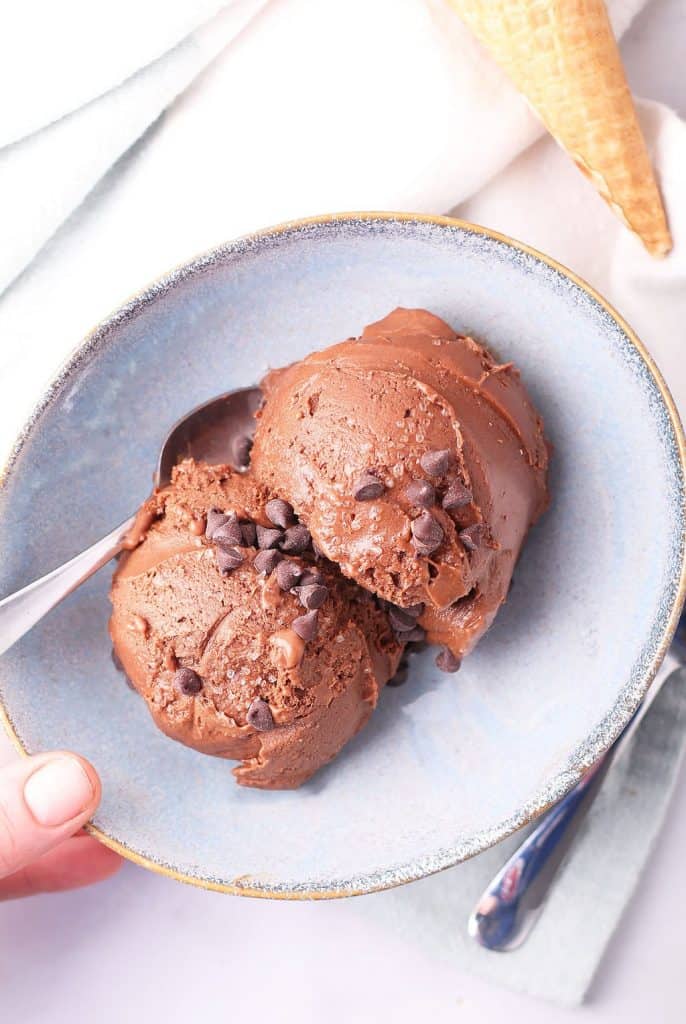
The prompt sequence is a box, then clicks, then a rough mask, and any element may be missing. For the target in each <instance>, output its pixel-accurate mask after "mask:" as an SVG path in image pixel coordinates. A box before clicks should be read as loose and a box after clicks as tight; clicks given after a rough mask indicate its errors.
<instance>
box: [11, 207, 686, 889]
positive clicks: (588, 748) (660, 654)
mask: <svg viewBox="0 0 686 1024" xmlns="http://www.w3.org/2000/svg"><path fill="white" fill-rule="evenodd" d="M346 222H350V223H355V222H357V223H360V222H363V223H373V222H381V223H392V222H399V223H415V224H428V225H433V226H435V227H438V228H449V229H455V228H457V229H460V230H461V231H463V232H465V233H467V234H473V235H480V236H484V237H486V238H490V239H491V240H493V241H496V242H500V243H502V244H504V245H506V246H508V247H510V248H511V249H514V250H516V251H517V252H519V253H524V254H526V255H527V256H530V257H533V258H534V259H535V260H537V261H539V262H540V263H543V264H545V265H546V266H547V267H549V268H551V269H552V270H555V271H556V272H557V273H559V274H560V275H562V276H563V277H565V278H566V279H567V280H569V281H571V282H572V284H574V285H576V287H577V288H579V289H581V291H583V292H584V293H585V294H586V295H587V296H589V297H590V298H591V299H593V300H594V301H595V302H596V303H597V304H598V305H599V306H600V307H601V308H602V309H603V310H604V311H605V312H606V313H607V314H608V315H609V316H610V318H611V319H612V320H613V321H614V322H615V323H616V324H617V325H618V326H619V327H620V329H621V330H622V332H623V333H624V335H625V336H626V338H627V339H628V340H629V342H630V343H631V344H632V345H633V347H634V349H635V350H636V352H637V354H638V356H639V358H640V360H641V362H642V363H643V365H644V367H645V368H646V370H647V371H648V373H649V375H650V377H651V378H652V380H653V382H654V384H655V386H656V387H657V389H658V391H659V393H660V396H661V399H662V401H663V403H664V406H665V409H666V411H667V414H668V416H669V420H670V423H671V426H672V429H673V431H674V437H675V440H676V448H677V452H678V463H679V468H680V471H681V479H682V484H683V486H682V502H681V510H682V516H686V437H685V436H684V429H683V426H682V423H681V419H680V417H679V413H678V411H677V408H676V404H675V402H674V399H673V397H672V395H671V392H670V390H669V388H668V386H667V384H666V382H665V379H664V377H663V376H662V374H661V372H660V370H659V369H658V367H657V365H656V363H655V361H654V359H653V357H652V356H651V354H650V352H649V351H648V349H647V348H646V346H645V344H644V343H643V342H642V341H641V339H640V338H639V337H638V335H637V334H636V332H635V331H634V330H633V329H632V328H631V326H630V325H629V324H628V323H627V321H626V320H625V319H624V318H623V317H622V316H621V314H620V313H618V312H617V310H616V309H615V308H614V307H613V306H612V305H611V304H610V303H609V302H608V301H607V300H606V299H604V298H603V296H602V295H601V294H600V293H599V292H597V291H596V290H595V288H593V287H592V286H591V285H590V284H588V282H586V281H585V280H584V279H583V278H582V277H580V276H579V275H578V274H576V273H575V272H574V271H573V270H570V269H569V268H568V267H566V266H564V264H562V263H560V262H558V261H557V260H555V259H553V258H552V257H551V256H547V255H546V254H545V253H542V252H540V251H539V250H537V249H535V248H534V247H533V246H530V245H527V244H526V243H525V242H520V241H518V240H516V239H513V238H511V237H510V236H509V235H506V234H503V233H502V232H499V231H494V230H492V229H491V228H487V227H484V226H482V225H479V224H474V223H471V222H470V221H466V220H462V219H460V218H457V217H448V216H439V215H433V214H424V213H410V212H395V211H388V210H384V211H374V210H366V211H352V212H340V213H326V214H319V215H317V216H312V217H303V218H298V219H294V220H288V221H283V222H281V223H279V224H276V225H273V226H271V227H267V228H263V229H260V230H258V231H253V232H249V233H248V234H245V235H241V236H239V237H237V238H235V239H233V240H231V241H228V242H225V243H222V244H220V245H217V246H213V247H212V248H210V249H206V250H204V251H202V252H200V253H198V254H196V255H195V256H193V257H192V258H191V259H190V260H187V261H184V262H182V263H179V264H177V265H176V266H175V267H173V268H172V269H171V270H168V271H167V272H166V273H164V274H162V275H161V276H159V277H157V278H155V279H154V280H153V281H152V282H151V283H149V284H148V285H146V286H145V287H143V288H141V289H139V290H138V291H136V292H134V293H132V294H131V295H130V296H129V297H128V298H127V299H126V300H124V301H123V302H122V303H120V304H119V305H118V306H117V307H116V309H114V310H113V311H111V312H110V313H109V314H108V315H107V316H105V317H104V319H103V320H101V321H100V322H99V323H98V324H96V325H95V326H94V327H93V328H92V329H91V330H90V331H88V333H87V334H86V335H85V336H84V337H83V338H82V339H81V340H80V341H79V342H78V344H77V345H76V346H75V347H74V348H73V349H72V350H71V352H70V353H69V355H68V356H67V357H66V359H64V360H63V362H62V363H61V365H60V366H59V368H58V369H57V371H56V372H55V373H54V374H53V375H52V378H51V380H50V382H49V383H48V385H47V387H46V388H45V389H44V391H43V394H42V395H41V398H40V399H39V400H38V401H37V403H36V404H35V405H34V407H33V409H32V411H31V413H30V414H29V416H28V418H27V420H26V421H25V422H24V425H23V426H22V427H21V429H20V431H19V433H18V435H17V438H16V440H15V442H14V444H13V446H12V447H11V449H10V451H9V454H8V455H7V456H6V457H5V458H4V459H3V461H2V463H1V464H0V488H2V487H3V486H4V484H5V482H6V480H7V479H8V477H9V474H10V472H11V470H12V467H13V466H14V464H15V462H16V461H17V459H18V457H19V455H20V453H21V451H22V449H23V447H24V444H25V442H26V441H27V440H28V438H29V437H30V435H31V432H32V430H33V427H34V425H35V424H36V422H37V420H38V419H39V417H40V416H41V415H42V413H43V412H44V411H45V409H46V408H47V407H48V406H49V405H50V404H51V402H52V400H53V398H54V396H55V395H56V393H57V392H58V391H59V389H60V387H61V386H62V384H63V382H64V381H65V379H66V378H67V377H69V376H70V375H71V374H72V373H73V372H74V371H76V370H78V364H79V363H80V362H81V360H82V359H84V358H85V357H86V356H87V355H88V354H89V353H90V352H91V350H95V349H96V348H97V347H98V346H99V345H100V343H101V342H102V341H103V340H104V338H105V337H106V336H107V334H108V332H109V330H110V329H111V328H113V327H115V326H116V325H117V324H119V323H121V322H123V321H125V320H126V319H128V318H129V317H130V316H131V315H132V314H133V313H134V312H136V311H137V310H138V309H140V308H141V307H142V306H144V305H147V303H148V302H151V301H153V300H154V299H156V298H158V297H160V296H161V295H163V294H164V293H165V292H166V291H167V290H169V289H170V288H171V287H173V286H174V285H176V284H178V283H180V282H181V281H182V280H184V279H185V278H186V277H187V276H188V275H193V274H195V273H197V272H199V271H202V270H203V269H204V268H206V267H207V266H208V265H210V264H211V263H213V262H215V261H217V260H220V259H222V258H223V257H225V256H227V255H230V254H232V253H235V252H237V251H240V250H241V249H242V248H244V247H245V246H246V245H256V244H259V243H260V242H262V241H264V240H266V239H269V238H271V237H274V236H282V235H287V234H288V233H291V232H293V231H297V230H300V229H306V228H308V227H313V228H316V227H321V226H326V225H335V224H340V223H346ZM685 598H686V532H684V534H683V535H682V542H681V551H680V559H679V576H678V588H677V590H676V593H675V596H674V599H673V602H672V606H671V609H670V613H669V615H668V616H667V618H666V621H665V622H664V624H663V628H662V635H661V637H660V640H659V643H658V644H657V645H656V647H655V650H654V652H653V654H652V657H651V658H650V660H649V662H648V663H647V664H646V667H645V668H644V670H643V673H642V675H641V678H640V680H639V682H638V684H637V685H636V686H635V687H634V693H633V695H632V696H635V701H634V703H633V704H628V703H627V702H623V703H622V704H621V707H618V704H615V705H614V707H613V708H612V709H611V710H610V711H609V712H608V713H607V715H606V716H605V718H604V719H602V720H601V722H600V723H598V725H597V726H596V727H595V728H594V731H593V734H591V736H589V737H587V738H586V740H584V741H583V743H582V744H581V745H580V747H579V748H578V749H577V750H576V751H574V752H573V755H574V764H573V766H567V767H563V768H561V769H558V771H557V772H556V773H555V774H554V775H553V776H552V777H551V778H550V779H549V780H548V782H547V783H545V788H546V789H548V790H551V789H552V788H553V787H554V788H555V796H554V797H552V798H549V799H543V798H542V793H541V791H540V790H539V792H538V794H535V795H534V796H533V797H532V798H531V800H530V802H529V804H528V805H527V807H526V809H525V811H524V812H522V813H520V814H519V815H516V816H515V817H513V818H509V819H507V820H506V821H504V822H500V823H498V824H496V825H494V826H492V827H490V828H489V829H487V830H485V831H484V832H483V833H481V834H480V835H479V836H477V837H475V838H474V839H473V840H472V841H471V842H470V844H469V849H468V850H467V851H466V852H460V849H459V848H452V849H448V850H442V851H440V863H436V861H437V859H438V858H434V863H433V865H432V866H426V867H424V866H422V865H421V861H419V862H418V861H414V862H411V863H410V864H409V865H401V866H396V867H394V868H392V869H390V870H388V871H383V872H379V871H377V872H374V873H372V874H369V875H367V876H362V877H361V878H360V879H357V880H356V881H357V882H358V883H362V884H357V885H355V886H353V885H350V884H346V883H343V884H342V885H341V886H339V887H338V888H332V889H327V888H319V887H318V888H315V889H305V888H301V887H300V886H297V887H295V886H290V887H282V888H278V889H276V888H272V887H267V886H260V885H259V884H258V879H256V878H253V877H251V876H244V877H239V878H235V879H234V880H233V881H232V882H224V881H217V880H215V879H211V878H204V877H202V876H199V875H191V874H188V873H187V872H184V871H180V870H178V869H177V868H175V867H173V866H172V865H170V864H165V863H161V862H159V861H156V860H154V859H152V858H151V857H148V856H147V855H145V854H142V853H140V852H139V851H137V850H134V849H132V848H131V847H129V846H127V845H126V844H125V843H123V842H122V841H120V840H118V839H116V838H114V836H111V835H109V834H108V833H107V832H105V831H104V829H101V828H100V827H98V826H97V825H95V824H94V823H93V822H92V821H90V822H88V823H87V824H86V825H85V826H84V829H85V831H87V832H88V833H90V834H91V835H93V836H94V837H96V838H97V839H98V840H99V841H100V842H102V843H103V844H104V845H105V846H108V847H110V849H112V850H115V851H116V852H117V853H119V854H120V855H121V856H122V857H123V858H125V859H127V860H130V861H133V862H134V863H135V864H138V865H139V866H141V867H144V868H147V869H148V870H151V871H154V872H156V873H157V874H161V875H165V876H167V877H170V878H173V879H175V880H176V881H180V882H184V883H186V884H189V885H193V886H196V887H199V888H203V889H210V890H213V891H216V892H223V893H230V894H232V895H240V896H253V897H261V898H267V899H291V900H319V899H335V898H339V897H345V896H359V895H364V894H367V893H372V892H378V891H382V890H385V889H390V888H394V887H395V886H398V885H403V884H406V883H408V882H413V881H417V880H418V879H420V878H425V877H427V876H428V875H431V874H435V873H437V872H438V871H442V870H445V869H447V868H449V867H454V866H455V865H456V864H458V863H461V862H462V861H464V860H467V859H470V858H471V857H473V856H476V854H478V853H482V852H483V851H484V850H486V849H488V848H489V847H490V846H493V845H494V844H495V843H497V842H500V841H501V840H502V839H505V838H507V836H509V835H511V834H512V833H513V832H515V831H517V830H518V829H520V828H523V827H524V826H525V825H527V824H529V823H530V822H532V821H533V820H535V819H536V818H537V817H539V816H540V815H541V814H543V813H544V812H545V811H546V810H547V809H548V808H549V807H551V806H553V804H555V803H556V802H557V801H558V800H559V799H561V798H562V797H563V796H564V795H565V793H567V792H569V790H570V789H571V788H572V787H573V786H574V785H575V784H576V783H577V782H578V780H579V778H580V777H581V776H582V775H583V773H584V772H585V771H586V770H587V768H588V767H590V766H591V765H592V764H593V763H594V762H595V761H596V760H597V759H598V757H600V756H601V755H602V754H603V753H604V752H605V751H606V750H607V749H608V748H609V747H610V746H611V744H612V743H613V742H614V740H615V739H616V738H617V736H619V735H620V733H621V732H622V730H623V729H624V726H625V725H626V724H627V722H628V721H629V720H630V718H631V717H632V715H633V712H634V711H635V710H636V707H638V705H639V704H640V703H641V701H642V700H643V698H644V696H645V694H646V692H647V691H648V689H649V687H650V685H651V683H652V681H653V679H654V678H655V675H656V673H657V671H658V668H659V667H660V664H661V663H662V660H663V658H664V656H665V654H666V652H667V649H668V648H669V645H670V643H671V640H672V637H673V635H674V632H675V629H676V626H677V623H678V621H679V616H680V614H681V610H682V607H683V605H684V600H685ZM620 700H621V698H620ZM618 703H619V701H618ZM608 719H611V721H610V722H608V721H607V720H608ZM0 722H1V723H2V725H3V727H4V729H5V731H6V733H7V734H8V736H9V738H10V740H11V741H12V743H13V745H14V746H15V748H16V749H17V751H18V752H19V754H20V755H22V756H23V757H29V756H31V752H30V751H29V750H28V749H27V747H26V746H25V745H24V742H23V741H22V739H21V737H20V736H19V734H18V731H17V729H16V728H15V726H14V723H13V722H12V719H11V715H10V713H9V711H8V709H7V708H6V707H5V704H4V701H3V700H2V699H0ZM603 726H607V727H606V728H604V727H603ZM570 756H571V755H570ZM542 788H543V787H541V789H542ZM424 859H426V858H424Z"/></svg>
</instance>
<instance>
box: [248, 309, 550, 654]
mask: <svg viewBox="0 0 686 1024" xmlns="http://www.w3.org/2000/svg"><path fill="white" fill-rule="evenodd" d="M262 390H263V393H264V397H265V401H264V404H263V406H262V408H261V409H260V411H259V412H258V414H257V416H258V425H257V431H256V434H255V439H254V445H253V449H252V456H251V460H252V462H251V464H252V469H253V472H254V473H255V474H256V475H257V476H258V478H259V479H260V480H262V481H263V482H264V483H265V485H267V486H268V487H270V488H272V489H274V490H275V491H277V492H278V493H279V494H282V495H283V496H284V497H286V498H287V499H288V501H290V502H291V504H292V505H293V507H294V508H295V510H296V512H297V513H298V515H299V516H300V518H301V520H302V521H303V522H304V523H305V524H306V525H307V527H308V528H309V530H310V531H311V533H312V536H313V538H314V541H315V543H316V544H317V546H318V548H319V549H320V550H321V551H322V552H323V553H324V554H325V555H326V557H327V558H329V559H330V560H331V561H333V562H335V563H336V564H338V565H339V566H340V568H341V570H342V572H343V573H344V574H345V575H346V576H349V577H350V578H351V579H353V580H355V581H356V582H357V583H359V584H360V585H361V586H363V587H366V588H367V589H369V590H371V591H372V592H373V593H374V594H376V595H378V596H379V597H381V598H383V599H385V600H386V601H388V602H391V603H392V604H393V605H395V606H400V607H401V608H411V609H414V610H415V612H416V610H417V609H419V613H418V614H420V618H419V623H420V625H421V626H422V627H424V628H425V629H426V630H427V633H428V639H429V640H430V641H433V642H437V643H441V644H443V645H445V646H446V647H447V648H448V649H449V650H450V652H451V653H452V657H453V662H454V661H455V660H459V658H461V657H462V656H463V655H464V654H466V653H467V652H468V651H469V650H470V649H471V647H473V645H474V644H475V643H476V641H477V640H478V639H479V637H480V636H481V635H482V634H483V633H484V632H485V630H486V629H487V628H488V626H489V625H490V624H491V622H492V620H493V617H494V615H495V613H496V611H497V609H498V607H499V606H500V605H501V603H502V602H503V601H504V600H505V597H506V595H507V591H508V589H509V585H510V580H511V577H512V569H513V567H514V564H515V561H516V559H517V556H518V554H519V551H520V548H521V546H522V543H523V541H524V537H525V535H526V532H527V530H528V528H529V526H531V524H532V523H534V522H535V521H536V519H537V518H538V517H539V516H540V514H541V513H542V512H543V510H544V509H545V507H546V505H547V501H548V495H547V487H546V473H547V465H548V448H547V444H546V441H545V438H544V434H543V425H542V422H541V419H540V417H539V415H538V413H537V412H536V410H535V409H534V406H533V404H532V403H531V400H530V398H529V396H528V394H527V392H526V390H525V388H524V385H523V384H522V381H521V378H520V375H519V372H518V371H517V370H516V369H515V368H514V366H513V365H512V364H511V363H499V362H498V361H497V360H496V359H495V358H494V357H493V356H492V355H491V354H490V353H489V352H488V351H487V350H486V349H485V348H484V347H483V346H482V345H480V344H478V343H477V342H476V341H474V340H473V339H471V338H469V337H465V336H464V335H459V334H457V333H456V332H455V331H453V330H452V328H451V327H449V325H448V324H446V323H445V322H444V321H442V320H440V319H439V318H438V317H436V316H434V315H432V314H431V313H428V312H426V311H425V310H408V309H397V310H395V311H394V312H393V313H391V314H390V315H389V316H387V317H385V318H384V319H383V320H380V321H379V322H378V323H375V324H371V325H370V326H369V327H367V328H365V330H364V331H363V333H362V335H361V336H360V338H358V339H349V340H347V341H344V342H342V343H341V344H338V345H333V346H332V347H330V348H327V349H324V350H323V351H321V352H315V353H313V354H312V355H310V356H308V357H307V358H306V359H303V360H302V361H301V362H298V363H294V364H293V365H292V366H289V367H286V368H285V369H282V370H274V371H272V372H271V373H270V374H268V376H267V377H266V378H265V380H264V381H263V382H262Z"/></svg>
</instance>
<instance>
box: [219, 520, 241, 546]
mask: <svg viewBox="0 0 686 1024" xmlns="http://www.w3.org/2000/svg"><path fill="white" fill-rule="evenodd" d="M212 543H213V544H218V545H219V547H220V548H234V547H236V545H239V546H240V545H241V544H242V543H243V531H242V530H241V524H240V523H239V522H238V516H236V515H232V516H230V517H229V518H227V520H226V522H225V523H222V525H221V526H217V527H215V529H214V530H213V531H212Z"/></svg>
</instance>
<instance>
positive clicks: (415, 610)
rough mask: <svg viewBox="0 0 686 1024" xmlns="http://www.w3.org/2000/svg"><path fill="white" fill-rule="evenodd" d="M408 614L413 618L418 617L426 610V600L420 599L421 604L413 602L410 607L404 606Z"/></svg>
mask: <svg viewBox="0 0 686 1024" xmlns="http://www.w3.org/2000/svg"><path fill="white" fill-rule="evenodd" d="M403 611H404V612H405V614H406V615H411V616H412V618H413V619H418V618H419V616H420V615H421V614H422V612H423V611H424V602H423V601H420V602H419V604H411V605H410V606H409V608H403Z"/></svg>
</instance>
